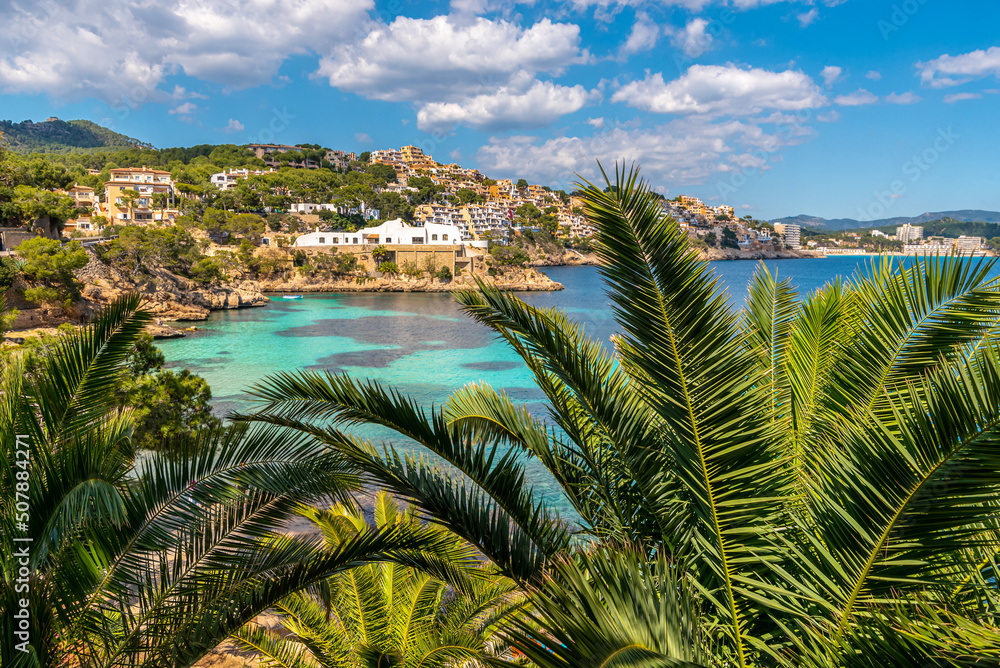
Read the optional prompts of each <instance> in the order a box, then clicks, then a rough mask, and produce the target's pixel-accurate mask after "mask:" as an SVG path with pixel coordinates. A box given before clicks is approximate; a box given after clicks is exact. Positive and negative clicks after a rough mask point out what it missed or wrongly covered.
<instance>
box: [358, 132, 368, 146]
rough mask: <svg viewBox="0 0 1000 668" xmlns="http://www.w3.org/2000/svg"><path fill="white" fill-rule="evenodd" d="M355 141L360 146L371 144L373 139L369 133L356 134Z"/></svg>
mask: <svg viewBox="0 0 1000 668" xmlns="http://www.w3.org/2000/svg"><path fill="white" fill-rule="evenodd" d="M354 141H356V142H358V143H359V144H371V143H372V138H371V135H369V134H368V133H367V132H355V133H354Z"/></svg>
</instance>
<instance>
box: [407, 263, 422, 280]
mask: <svg viewBox="0 0 1000 668" xmlns="http://www.w3.org/2000/svg"><path fill="white" fill-rule="evenodd" d="M422 273H424V272H423V271H422V270H421V269H420V267H418V266H417V263H416V262H410V261H409V260H407V261H406V262H404V263H403V275H404V276H408V277H409V278H419V277H420V275H421V274H422Z"/></svg>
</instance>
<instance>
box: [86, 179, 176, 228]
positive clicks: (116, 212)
mask: <svg viewBox="0 0 1000 668" xmlns="http://www.w3.org/2000/svg"><path fill="white" fill-rule="evenodd" d="M131 193H135V195H132V194H131ZM173 201H174V182H173V179H172V178H170V172H164V171H160V170H156V169H149V168H148V167H146V166H143V167H122V168H119V169H112V170H111V180H110V181H108V182H107V183H106V184H104V204H103V205H102V206H99V207H95V208H97V209H98V210H99V212H100V213H101V214H102V215H104V216H106V217H107V218H108V219H110V220H119V221H134V222H154V221H160V220H163V221H170V220H173V219H174V218H176V217H177V216H178V215H179V214H178V212H177V211H176V210H174V209H170V208H168V205H171V204H173ZM168 214H169V215H168Z"/></svg>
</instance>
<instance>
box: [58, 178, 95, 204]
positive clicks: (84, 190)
mask: <svg viewBox="0 0 1000 668" xmlns="http://www.w3.org/2000/svg"><path fill="white" fill-rule="evenodd" d="M65 192H66V194H67V195H69V196H70V197H72V198H73V202H74V203H75V204H76V206H77V208H80V209H91V208H93V206H94V189H93V188H90V187H87V186H81V185H79V184H74V185H73V187H72V188H70V189H69V190H66V191H65Z"/></svg>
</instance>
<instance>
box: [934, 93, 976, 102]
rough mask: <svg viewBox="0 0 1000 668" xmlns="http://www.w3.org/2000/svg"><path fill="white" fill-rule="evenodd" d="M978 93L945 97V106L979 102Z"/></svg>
mask: <svg viewBox="0 0 1000 668" xmlns="http://www.w3.org/2000/svg"><path fill="white" fill-rule="evenodd" d="M982 97H983V96H982V95H981V94H980V93H954V94H952V95H945V96H944V102H945V104H954V103H956V102H964V101H965V100H979V99H982Z"/></svg>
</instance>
